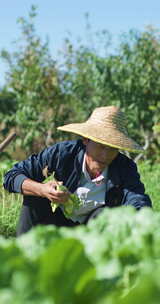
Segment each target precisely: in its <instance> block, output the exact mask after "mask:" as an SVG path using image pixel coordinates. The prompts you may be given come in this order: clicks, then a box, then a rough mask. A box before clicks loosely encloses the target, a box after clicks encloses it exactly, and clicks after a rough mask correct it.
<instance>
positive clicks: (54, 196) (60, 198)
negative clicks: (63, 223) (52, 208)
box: [41, 181, 69, 203]
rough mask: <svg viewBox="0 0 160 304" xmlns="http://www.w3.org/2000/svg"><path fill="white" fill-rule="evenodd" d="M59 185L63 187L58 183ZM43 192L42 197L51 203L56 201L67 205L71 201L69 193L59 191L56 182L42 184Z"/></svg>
mask: <svg viewBox="0 0 160 304" xmlns="http://www.w3.org/2000/svg"><path fill="white" fill-rule="evenodd" d="M58 184H60V185H61V184H62V183H61V182H58ZM41 191H42V195H41V196H43V197H46V198H48V199H49V200H50V201H51V202H52V201H54V202H55V203H65V202H67V201H68V199H69V192H68V191H61V190H58V189H57V183H55V182H54V181H50V182H47V183H45V184H42V189H41Z"/></svg>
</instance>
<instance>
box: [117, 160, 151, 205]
mask: <svg viewBox="0 0 160 304" xmlns="http://www.w3.org/2000/svg"><path fill="white" fill-rule="evenodd" d="M122 163H123V165H122V166H121V170H122V172H121V179H122V184H123V189H124V197H123V201H122V204H123V205H132V206H134V207H135V208H136V209H137V210H139V209H141V208H142V207H144V206H147V207H152V202H151V199H150V197H149V196H148V195H147V194H146V193H145V187H144V184H143V183H142V182H141V180H140V174H139V173H138V170H137V165H136V164H135V162H134V161H133V160H131V159H129V158H127V157H126V159H125V161H124V162H122Z"/></svg>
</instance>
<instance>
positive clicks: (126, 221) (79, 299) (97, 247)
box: [0, 207, 160, 304]
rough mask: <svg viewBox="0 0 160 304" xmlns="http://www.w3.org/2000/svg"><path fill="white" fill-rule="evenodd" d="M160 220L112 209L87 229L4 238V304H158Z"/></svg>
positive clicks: (147, 212) (0, 246)
mask: <svg viewBox="0 0 160 304" xmlns="http://www.w3.org/2000/svg"><path fill="white" fill-rule="evenodd" d="M120 219H121V220H120ZM159 221H160V213H158V212H153V211H152V210H151V209H149V208H144V209H143V210H141V211H139V212H136V211H135V210H134V209H132V208H129V207H121V208H115V209H107V208H106V209H105V210H104V211H103V212H102V214H100V215H99V216H98V217H97V218H96V219H94V220H92V221H91V222H90V223H89V225H88V226H87V227H86V226H79V227H75V228H64V227H63V228H57V227H51V226H48V227H43V226H39V227H36V228H34V229H32V230H31V231H29V232H28V233H26V234H24V235H22V236H21V237H19V238H18V239H16V240H12V239H11V240H4V239H3V238H1V239H0V257H1V262H2V263H1V270H0V278H3V279H1V280H0V282H1V283H0V296H1V303H2V304H4V303H19V304H20V303H24V304H25V303H41V304H46V303H48V304H53V303H54V304H61V303H70V304H72V303H73V304H74V303H77V304H80V303H91V304H104V303H108V304H131V303H140V301H145V303H146V304H150V303H154V304H158V303H159V295H160V284H159V280H158V278H159V272H160V263H159V253H160V250H159V248H160V247H159V245H160V241H159V240H160V238H159ZM152 300H153V301H152ZM7 301H8V302H7Z"/></svg>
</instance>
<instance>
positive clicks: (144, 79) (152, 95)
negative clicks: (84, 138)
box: [65, 28, 160, 161]
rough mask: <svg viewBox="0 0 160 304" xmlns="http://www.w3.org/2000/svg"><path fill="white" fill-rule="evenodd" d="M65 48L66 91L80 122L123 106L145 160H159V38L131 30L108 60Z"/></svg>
mask: <svg viewBox="0 0 160 304" xmlns="http://www.w3.org/2000/svg"><path fill="white" fill-rule="evenodd" d="M105 38H106V39H107V37H105ZM66 44H67V48H66V49H67V52H66V54H65V56H66V67H67V69H66V77H65V79H66V81H67V82H68V86H67V85H66V87H68V90H69V93H70V95H71V97H72V98H73V100H74V102H75V106H77V104H78V109H79V111H78V116H79V117H81V120H83V119H84V117H85V118H86V117H87V116H88V115H89V113H91V111H92V110H93V109H94V108H95V107H97V106H104V105H110V104H115V105H117V106H120V107H121V109H122V110H123V111H124V112H125V113H126V114H127V116H128V129H129V133H130V135H132V137H133V138H134V139H135V140H136V141H138V142H139V143H141V144H142V145H144V146H145V148H148V150H147V152H146V154H145V155H144V157H145V158H146V157H148V158H149V157H150V158H152V159H153V161H155V160H158V159H159V153H158V151H159V141H158V140H157V136H156V134H155V133H154V132H153V128H154V125H156V124H157V123H158V122H159V120H160V114H159V113H160V111H159V110H160V94H159V85H160V67H159V56H160V38H159V32H157V31H156V30H155V29H152V28H147V29H146V30H145V31H144V32H138V31H132V30H131V31H130V32H129V33H128V34H126V35H123V36H122V37H121V40H120V43H119V49H118V51H117V52H115V54H114V55H110V54H109V53H108V55H105V56H104V57H102V56H100V55H98V52H96V50H95V49H92V48H91V47H90V48H89V47H88V48H86V47H85V46H84V45H80V46H79V47H78V48H77V49H76V48H75V49H74V47H73V45H72V44H71V42H70V41H69V40H68V41H67V42H66ZM148 146H149V147H148Z"/></svg>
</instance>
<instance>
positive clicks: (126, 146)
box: [57, 122, 144, 153]
mask: <svg viewBox="0 0 160 304" xmlns="http://www.w3.org/2000/svg"><path fill="white" fill-rule="evenodd" d="M57 129H58V130H61V131H66V132H71V133H74V134H77V135H80V136H82V137H85V138H89V139H91V140H93V141H95V142H97V143H101V144H103V145H106V146H110V147H113V148H117V149H119V150H125V151H128V152H134V153H140V152H144V150H143V148H142V147H141V146H140V145H138V144H137V143H136V142H135V141H134V140H132V139H131V138H129V137H128V136H127V135H126V134H124V133H123V132H121V131H119V130H117V128H113V127H108V128H106V126H103V124H101V125H99V126H97V125H95V123H93V124H92V123H91V122H85V123H73V124H68V125H64V126H61V127H58V128H57Z"/></svg>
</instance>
